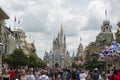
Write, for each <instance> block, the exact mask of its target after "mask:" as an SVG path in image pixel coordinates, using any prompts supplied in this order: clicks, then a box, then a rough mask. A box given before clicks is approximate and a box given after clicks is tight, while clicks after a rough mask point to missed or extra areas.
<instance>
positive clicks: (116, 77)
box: [110, 70, 120, 80]
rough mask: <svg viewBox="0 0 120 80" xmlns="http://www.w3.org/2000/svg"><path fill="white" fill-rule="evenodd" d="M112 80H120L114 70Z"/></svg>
mask: <svg viewBox="0 0 120 80" xmlns="http://www.w3.org/2000/svg"><path fill="white" fill-rule="evenodd" d="M110 80H120V77H119V75H118V71H117V70H114V72H113V74H112V75H111V76H110Z"/></svg>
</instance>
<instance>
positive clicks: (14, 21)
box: [14, 17, 16, 30]
mask: <svg viewBox="0 0 120 80" xmlns="http://www.w3.org/2000/svg"><path fill="white" fill-rule="evenodd" d="M15 23H16V17H15V18H14V30H15Z"/></svg>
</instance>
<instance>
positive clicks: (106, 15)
mask: <svg viewBox="0 0 120 80" xmlns="http://www.w3.org/2000/svg"><path fill="white" fill-rule="evenodd" d="M105 16H106V19H107V10H106V9H105Z"/></svg>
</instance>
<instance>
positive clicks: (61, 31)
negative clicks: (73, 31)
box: [60, 21, 63, 34]
mask: <svg viewBox="0 0 120 80" xmlns="http://www.w3.org/2000/svg"><path fill="white" fill-rule="evenodd" d="M60 33H61V34H63V26H62V21H61V30H60Z"/></svg>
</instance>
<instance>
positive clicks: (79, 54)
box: [76, 43, 83, 60]
mask: <svg viewBox="0 0 120 80" xmlns="http://www.w3.org/2000/svg"><path fill="white" fill-rule="evenodd" d="M76 57H77V59H78V60H82V59H83V45H82V43H80V44H79V46H78V48H77V54H76Z"/></svg>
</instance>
